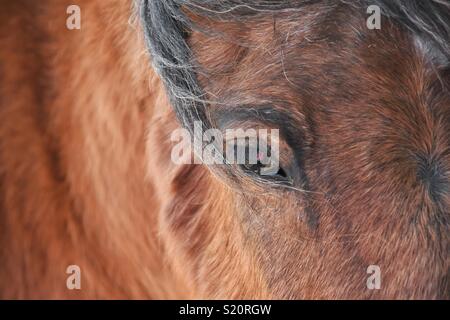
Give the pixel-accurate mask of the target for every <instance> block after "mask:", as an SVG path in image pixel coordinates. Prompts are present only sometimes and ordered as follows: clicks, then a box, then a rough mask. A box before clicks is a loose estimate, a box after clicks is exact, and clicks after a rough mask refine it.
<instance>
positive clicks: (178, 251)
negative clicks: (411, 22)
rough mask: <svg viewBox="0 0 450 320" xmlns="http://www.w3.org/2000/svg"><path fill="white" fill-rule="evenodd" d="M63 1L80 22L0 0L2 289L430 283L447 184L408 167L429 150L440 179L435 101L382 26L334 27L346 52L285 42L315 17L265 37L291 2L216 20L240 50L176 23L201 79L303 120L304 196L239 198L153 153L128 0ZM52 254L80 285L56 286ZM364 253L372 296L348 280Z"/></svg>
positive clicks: (61, 294) (341, 291)
mask: <svg viewBox="0 0 450 320" xmlns="http://www.w3.org/2000/svg"><path fill="white" fill-rule="evenodd" d="M77 2H78V4H79V5H80V7H81V8H82V13H83V17H82V19H83V20H82V30H81V31H70V30H67V29H66V28H65V19H66V17H67V16H66V14H65V10H66V8H67V6H68V5H69V4H71V1H66V0H48V1H27V0H22V1H20V0H16V1H8V0H2V1H0V8H1V10H0V21H1V28H0V41H1V47H0V77H1V78H0V81H1V82H0V85H1V91H0V297H1V298H315V299H318V298H448V256H447V253H448V229H447V228H448V224H446V223H447V222H448V212H449V211H448V210H449V206H450V198H449V196H450V195H449V193H448V192H447V193H444V194H443V195H439V197H438V198H437V199H436V198H432V196H431V195H430V194H431V193H430V192H429V189H427V188H430V186H429V185H427V183H428V182H427V181H421V180H420V179H418V178H417V177H418V175H417V172H418V171H420V168H421V166H423V165H424V163H423V161H422V160H423V159H424V158H425V159H429V158H430V157H431V156H433V157H434V159H438V160H439V169H440V170H441V172H443V175H442V176H443V178H442V179H443V180H444V181H443V182H442V184H445V185H447V186H448V183H449V179H450V178H449V176H450V173H449V172H450V153H449V146H450V140H449V136H448V132H450V124H449V119H450V116H449V115H450V99H449V96H448V94H443V93H442V88H441V87H439V86H440V82H439V81H438V79H437V78H436V74H435V73H434V72H431V68H430V67H429V65H428V62H427V59H426V57H423V56H422V55H421V54H420V52H418V51H417V50H415V49H414V47H413V46H412V44H411V41H410V40H411V39H409V38H408V37H407V36H406V35H405V34H404V33H403V32H401V31H400V30H398V28H396V26H394V25H388V26H387V28H390V31H391V32H382V33H381V32H377V31H372V32H371V33H369V32H368V30H363V29H362V27H361V30H360V32H361V33H365V36H364V37H363V38H361V39H360V41H359V42H358V43H353V42H352V39H353V38H354V37H355V32H357V31H355V30H350V29H345V27H341V29H340V31H342V33H341V35H340V36H341V37H343V40H342V42H340V43H345V44H346V45H347V49H346V50H345V51H342V50H340V49H342V48H337V47H333V45H331V44H330V43H332V42H326V41H324V42H322V43H321V44H312V45H302V44H303V42H302V40H304V39H305V38H307V37H308V36H317V37H318V38H319V37H321V36H322V37H324V38H330V39H331V38H332V37H334V36H337V35H336V34H334V32H335V31H334V29H333V28H329V29H326V30H313V31H308V32H310V33H311V34H303V33H302V34H300V35H297V36H296V37H295V36H293V37H292V38H293V39H297V41H298V43H295V42H290V43H289V46H286V47H284V51H283V52H281V51H278V50H279V48H280V45H281V46H282V45H283V44H282V43H281V44H280V43H278V41H280V40H279V39H280V37H277V34H283V35H289V32H290V30H291V29H293V28H294V26H295V21H305V22H306V21H307V19H308V17H307V16H302V14H303V13H298V15H300V16H298V17H294V19H293V18H292V16H290V17H286V16H280V17H277V21H278V23H276V24H274V20H273V19H272V17H271V18H267V19H265V20H264V19H263V20H261V21H255V23H254V24H252V23H249V24H248V25H245V26H244V25H236V24H231V23H230V24H227V23H224V24H223V25H218V24H215V25H216V26H219V27H220V28H222V29H223V30H224V31H225V33H226V34H227V35H229V36H230V37H231V38H234V39H237V38H239V39H241V40H245V41H246V42H247V43H250V44H252V48H256V49H253V50H248V48H244V47H242V46H239V45H237V44H230V42H228V41H224V40H217V41H211V39H208V38H207V37H206V36H204V35H201V34H194V35H193V36H192V39H191V40H190V43H191V45H192V47H193V49H194V52H195V53H196V54H197V56H198V57H199V61H200V62H201V63H202V65H204V66H205V67H207V68H208V69H209V71H212V74H214V75H215V76H214V77H211V78H209V79H206V78H202V79H201V80H202V83H203V84H204V87H205V88H206V91H207V92H209V93H211V95H213V96H215V97H219V99H221V102H225V103H227V105H233V104H234V103H235V102H236V100H239V102H240V103H245V104H255V105H259V104H262V103H264V102H265V101H284V103H283V104H282V105H277V106H276V107H277V108H279V109H284V110H287V111H288V112H289V113H290V114H291V115H292V117H293V118H294V119H295V120H294V121H295V126H296V127H298V128H305V130H304V131H305V134H304V135H305V136H304V139H303V142H302V143H304V147H305V148H304V150H305V151H304V152H305V155H304V156H303V159H304V161H303V163H302V166H303V169H304V172H305V175H306V176H307V177H308V183H307V186H305V185H304V187H305V188H306V187H307V189H308V190H309V191H310V192H309V193H296V192H288V191H279V192H278V193H276V192H274V191H273V190H265V189H261V187H260V186H256V185H255V184H253V183H252V182H251V181H243V184H244V186H245V189H246V190H249V195H247V196H246V197H244V196H243V195H242V194H241V193H239V192H236V191H235V190H234V189H233V188H231V187H229V185H228V184H227V183H226V181H222V180H220V179H218V178H216V176H215V175H213V174H212V173H211V172H210V171H209V170H208V168H206V167H205V166H200V165H195V166H194V165H186V166H175V165H174V164H172V162H171V161H170V150H171V143H170V142H169V140H170V134H171V132H172V131H173V130H174V129H175V128H177V127H178V124H177V121H176V119H175V117H174V115H173V113H172V111H171V109H170V106H169V103H168V101H167V98H166V96H165V94H164V90H163V87H162V85H161V82H160V80H159V78H158V77H157V76H156V75H155V73H154V72H153V71H152V70H151V67H150V64H149V59H148V56H147V53H146V50H145V48H144V45H143V39H142V33H141V31H140V29H139V26H138V23H136V22H133V21H131V23H130V21H129V19H130V17H132V16H133V8H132V5H131V3H127V2H126V1H121V0H101V1H91V0H79V1H77ZM337 14H338V15H339V17H340V19H348V14H346V13H344V12H337ZM353 17H354V18H352V19H361V25H364V23H365V20H364V16H363V15H358V14H357V13H355V15H354V16H353ZM256 23H257V24H258V26H259V27H260V29H259V30H258V31H256V30H254V29H252V28H251V26H253V25H255V24H256ZM315 32H317V33H315ZM388 44H389V45H388ZM393 44H394V45H393ZM371 46H377V47H378V48H386V49H379V50H378V51H377V54H374V51H371V50H370V49H368V48H371ZM273 48H278V49H277V50H272V49H273ZM280 54H283V55H285V57H284V62H283V64H284V65H280V63H281V61H282V60H281V59H280ZM296 57H302V59H303V60H302V61H301V62H300V61H298V60H296V59H297V58H296ZM352 59H361V61H363V65H366V66H367V69H364V70H362V69H360V68H359V69H358V68H355V67H354V65H353V64H352V63H351V61H352ZM235 61H239V65H238V66H239V67H238V68H232V67H230V69H229V70H228V72H227V74H226V75H225V76H221V75H219V74H215V73H214V72H213V71H214V68H216V67H217V68H219V67H220V71H221V72H223V69H222V68H223V65H226V64H227V62H229V64H230V65H232V63H231V62H235ZM336 61H340V64H339V65H338V66H337V67H336V65H335V62H336ZM219 63H220V66H219ZM299 64H300V65H301V66H302V69H300V68H299V67H298V66H299ZM282 69H284V70H285V71H286V72H280V70H282ZM255 70H260V72H259V73H256V72H255ZM300 70H301V72H300ZM393 70H395V73H393ZM344 71H345V72H344ZM442 78H443V79H441V80H443V81H444V82H446V83H448V80H449V77H448V73H447V74H443V76H442ZM330 83H331V85H330ZM344 84H345V86H344ZM224 88H226V89H224ZM299 88H301V90H299ZM299 91H301V92H302V94H299ZM318 92H320V94H317V93H318ZM231 97H233V99H234V100H231ZM227 99H228V100H227ZM325 106H327V107H329V109H328V108H325ZM215 108H220V107H217V106H216V107H215ZM338 111H339V112H338ZM394 123H395V125H394ZM418 123H420V125H418ZM425 170H426V169H425ZM430 183H432V182H430ZM252 195H253V196H252ZM254 195H258V196H257V197H255V196H254ZM280 197H281V198H282V199H283V201H280ZM249 207H251V209H249ZM272 208H276V209H272ZM442 221H444V223H443V222H442ZM70 264H77V265H79V266H80V267H81V270H82V290H80V291H77V290H75V291H70V290H67V288H66V277H67V275H66V273H65V270H66V267H67V266H68V265H70ZM370 264H378V265H380V267H381V269H382V283H383V285H382V289H381V290H379V291H370V290H367V288H366V278H367V277H368V275H367V274H366V268H367V266H368V265H370Z"/></svg>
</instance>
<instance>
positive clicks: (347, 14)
mask: <svg viewBox="0 0 450 320" xmlns="http://www.w3.org/2000/svg"><path fill="white" fill-rule="evenodd" d="M366 19H367V14H366V12H365V10H363V9H361V8H354V7H349V6H346V5H335V6H331V7H326V8H324V7H322V6H320V5H311V6H308V7H307V9H304V10H301V11H295V12H280V13H271V14H270V15H267V14H266V15H258V16H254V17H249V18H247V19H246V21H245V22H243V21H241V20H238V21H227V22H224V21H221V22H217V21H213V22H211V21H209V22H211V25H207V24H206V25H203V28H205V29H208V30H214V31H213V32H206V33H205V32H194V33H193V34H192V36H191V38H190V46H191V48H192V49H193V52H194V55H195V57H196V59H197V61H198V62H199V64H200V65H201V71H200V72H198V77H199V79H200V82H201V84H202V87H203V88H205V91H206V92H208V93H209V94H210V95H211V96H212V97H214V99H215V101H216V102H217V106H218V107H220V106H221V105H222V106H227V107H230V106H233V105H236V104H268V103H272V104H275V105H277V104H297V105H298V104H299V103H302V102H304V101H303V100H305V99H312V97H325V94H328V95H329V96H336V97H338V96H340V97H341V98H342V97H344V96H346V95H347V96H349V95H352V100H353V101H354V100H355V96H356V97H357V96H358V94H359V93H361V92H363V91H364V90H365V89H369V88H373V87H375V88H377V86H376V84H377V83H379V84H380V85H382V86H384V87H386V86H389V87H390V86H392V85H394V86H398V85H399V84H403V85H405V84H407V85H411V83H412V82H411V78H413V77H414V76H416V75H415V72H416V71H418V70H420V68H421V67H422V66H423V64H424V63H425V61H424V57H425V55H430V56H431V52H433V53H436V52H437V51H438V50H436V48H434V50H433V51H431V50H430V48H431V46H430V45H429V44H428V42H426V41H424V40H423V38H419V37H417V39H416V41H414V38H413V37H411V35H410V34H408V33H406V32H404V31H403V30H402V29H401V28H400V27H398V26H397V25H394V24H392V23H390V22H386V23H385V24H383V26H382V29H381V30H369V29H368V28H367V25H366ZM419 44H420V45H421V47H419V46H418V45H419ZM418 48H421V50H418ZM427 50H428V51H427ZM427 52H430V53H427ZM441 55H442V54H441ZM440 60H441V61H442V60H443V59H442V57H441V59H440ZM393 70H395V71H396V72H393ZM374 84H375V86H374ZM391 88H392V87H391ZM319 89H320V90H323V91H321V92H322V95H317V94H316V90H319ZM410 89H415V88H410Z"/></svg>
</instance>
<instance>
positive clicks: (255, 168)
mask: <svg viewBox="0 0 450 320" xmlns="http://www.w3.org/2000/svg"><path fill="white" fill-rule="evenodd" d="M242 167H243V169H244V171H247V172H250V173H253V174H256V175H258V176H261V177H264V176H266V177H273V178H279V179H280V180H288V178H289V176H288V174H287V173H286V170H284V169H283V168H282V167H278V169H277V170H276V171H274V170H272V168H271V167H270V165H265V164H263V163H261V161H258V162H257V163H256V164H245V165H243V166H242Z"/></svg>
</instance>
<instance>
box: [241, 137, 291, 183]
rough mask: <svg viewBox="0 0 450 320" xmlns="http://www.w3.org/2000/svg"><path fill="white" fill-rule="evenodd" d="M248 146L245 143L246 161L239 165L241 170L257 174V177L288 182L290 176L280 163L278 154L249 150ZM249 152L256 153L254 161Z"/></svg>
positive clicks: (253, 174)
mask: <svg viewBox="0 0 450 320" xmlns="http://www.w3.org/2000/svg"><path fill="white" fill-rule="evenodd" d="M250 148H251V147H250V146H248V145H247V152H246V163H245V164H242V165H241V169H242V171H244V172H245V173H246V174H249V175H251V176H257V177H258V179H265V180H270V181H274V180H276V181H279V182H289V181H291V180H292V179H291V177H290V176H289V174H288V171H287V170H285V168H283V167H282V166H281V164H280V159H279V157H278V155H274V154H271V152H270V151H269V153H268V154H267V153H266V152H260V150H256V151H255V152H253V153H252V152H251V151H252V150H250ZM251 154H257V159H256V161H255V160H253V161H252V159H251V158H250V155H251Z"/></svg>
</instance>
